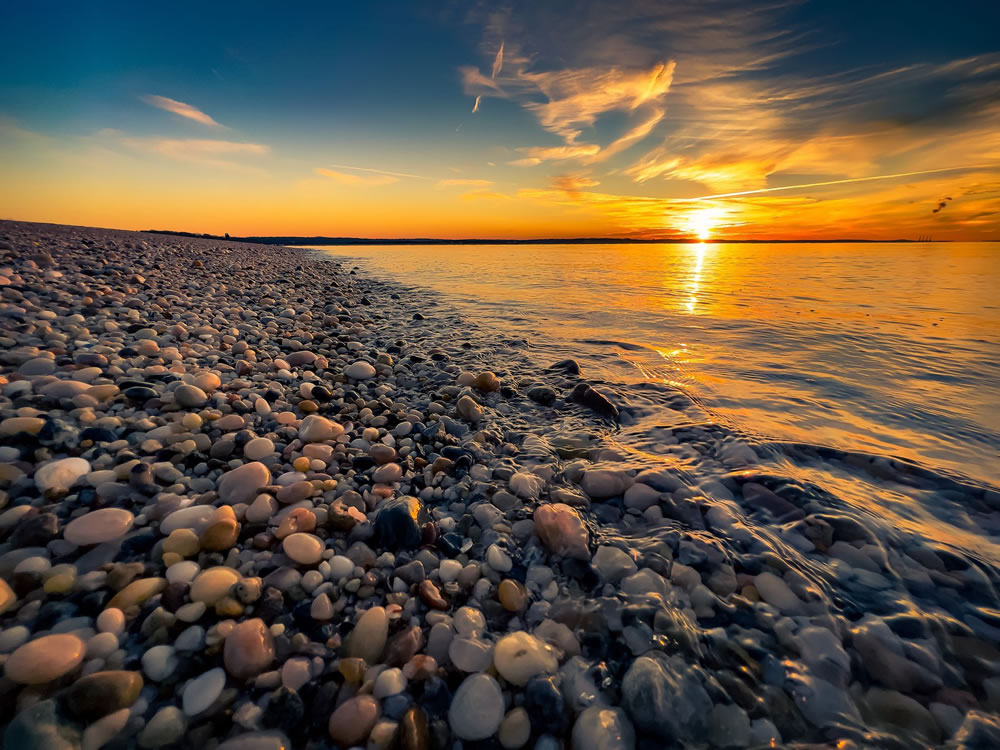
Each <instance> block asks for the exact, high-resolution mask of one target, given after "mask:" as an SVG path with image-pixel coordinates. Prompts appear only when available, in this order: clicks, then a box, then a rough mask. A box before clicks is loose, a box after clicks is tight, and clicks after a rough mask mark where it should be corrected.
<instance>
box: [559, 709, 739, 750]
mask: <svg viewBox="0 0 1000 750" xmlns="http://www.w3.org/2000/svg"><path fill="white" fill-rule="evenodd" d="M723 747H725V746H723ZM736 747H739V746H738V745H737V746H736ZM634 749H635V729H633V727H632V723H631V722H630V721H629V720H628V717H627V716H626V715H625V712H624V711H623V710H622V709H620V708H612V707H609V706H602V705H593V706H588V707H587V708H585V709H584V710H583V711H581V712H580V715H579V716H577V717H576V723H575V724H574V725H573V750H634Z"/></svg>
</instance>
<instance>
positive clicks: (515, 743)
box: [497, 707, 531, 750]
mask: <svg viewBox="0 0 1000 750" xmlns="http://www.w3.org/2000/svg"><path fill="white" fill-rule="evenodd" d="M497 739H498V740H499V741H500V745H501V746H502V747H503V748H505V750H517V748H520V747H524V746H525V745H527V744H528V740H529V739H531V720H530V719H529V718H528V712H527V711H525V710H524V709H523V708H520V707H518V708H512V709H511V710H510V711H508V712H507V715H506V716H504V717H503V721H501V722H500V729H499V731H498V733H497Z"/></svg>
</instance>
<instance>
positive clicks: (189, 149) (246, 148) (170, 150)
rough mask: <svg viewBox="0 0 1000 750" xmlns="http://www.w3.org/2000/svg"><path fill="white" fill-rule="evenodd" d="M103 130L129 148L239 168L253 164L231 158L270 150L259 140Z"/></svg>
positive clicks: (264, 152)
mask: <svg viewBox="0 0 1000 750" xmlns="http://www.w3.org/2000/svg"><path fill="white" fill-rule="evenodd" d="M105 133H106V134H107V135H110V136H113V137H119V136H120V143H121V145H123V146H125V147H126V148H129V149H132V150H136V151H145V152H147V153H151V154H156V155H159V156H165V157H168V158H171V159H179V160H182V161H190V162H197V163H200V164H205V165H208V166H216V167H225V168H233V169H241V170H246V169H255V167H253V166H252V165H251V166H249V167H248V165H246V164H244V163H242V162H239V161H234V159H239V158H241V157H248V156H249V157H261V156H265V155H267V154H268V153H270V150H271V149H270V148H269V147H268V146H266V145H264V144H263V143H244V142H240V141H224V140H215V139H205V138H160V137H155V136H154V137H134V136H127V135H121V134H118V133H117V131H105Z"/></svg>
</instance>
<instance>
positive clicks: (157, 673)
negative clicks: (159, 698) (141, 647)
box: [142, 645, 179, 682]
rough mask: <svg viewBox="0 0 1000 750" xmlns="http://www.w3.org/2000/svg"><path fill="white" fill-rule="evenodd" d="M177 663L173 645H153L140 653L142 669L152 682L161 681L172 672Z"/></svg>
mask: <svg viewBox="0 0 1000 750" xmlns="http://www.w3.org/2000/svg"><path fill="white" fill-rule="evenodd" d="M178 664H179V662H178V659H177V654H176V653H175V651H174V647H173V646H166V645H161V646H153V647H152V648H151V649H149V651H147V652H146V653H144V654H143V655H142V671H143V672H145V673H146V676H147V677H149V679H151V680H153V681H154V682H162V681H163V680H165V679H167V678H168V677H169V676H170V675H172V674H173V673H174V670H175V669H177V665H178Z"/></svg>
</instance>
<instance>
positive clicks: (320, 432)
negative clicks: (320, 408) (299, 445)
mask: <svg viewBox="0 0 1000 750" xmlns="http://www.w3.org/2000/svg"><path fill="white" fill-rule="evenodd" d="M343 434H344V428H343V427H341V426H340V425H339V424H337V423H336V422H333V421H331V420H329V419H327V418H326V417H321V416H319V415H318V414H310V415H309V416H307V417H306V418H305V419H303V420H302V424H301V425H299V440H301V441H302V442H303V443H321V442H323V441H324V440H336V439H337V438H338V437H340V436H341V435H343Z"/></svg>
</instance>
